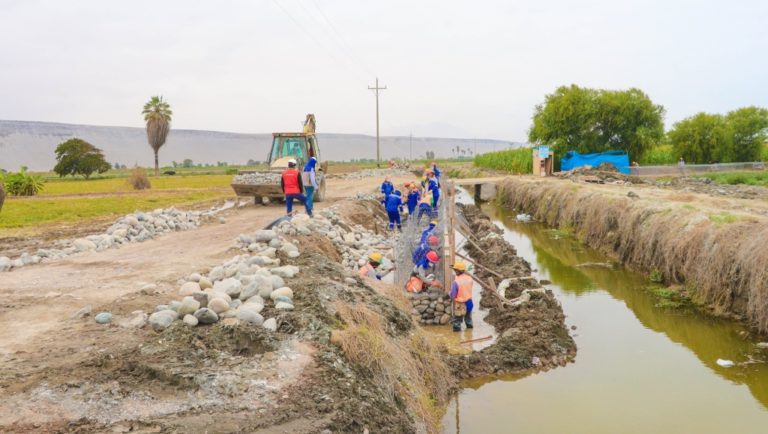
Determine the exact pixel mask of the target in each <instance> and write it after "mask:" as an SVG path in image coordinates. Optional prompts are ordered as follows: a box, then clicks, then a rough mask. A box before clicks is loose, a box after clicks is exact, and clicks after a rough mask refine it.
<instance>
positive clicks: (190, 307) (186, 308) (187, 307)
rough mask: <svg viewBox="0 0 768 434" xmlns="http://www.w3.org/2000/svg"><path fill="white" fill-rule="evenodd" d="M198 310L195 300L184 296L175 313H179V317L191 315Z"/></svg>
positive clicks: (198, 304) (197, 302)
mask: <svg viewBox="0 0 768 434" xmlns="http://www.w3.org/2000/svg"><path fill="white" fill-rule="evenodd" d="M198 309H200V302H199V301H197V300H195V298H194V297H192V296H186V297H184V299H183V300H181V304H180V305H179V308H178V310H177V312H179V315H180V316H184V315H188V314H193V313H195V312H196V311H197V310H198Z"/></svg>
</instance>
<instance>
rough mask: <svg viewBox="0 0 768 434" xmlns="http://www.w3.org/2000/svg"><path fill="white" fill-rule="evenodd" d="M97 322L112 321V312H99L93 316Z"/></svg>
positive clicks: (107, 322) (105, 322) (106, 322)
mask: <svg viewBox="0 0 768 434" xmlns="http://www.w3.org/2000/svg"><path fill="white" fill-rule="evenodd" d="M94 319H95V320H96V322H97V323H99V324H109V323H111V322H112V314H111V313H109V312H100V313H98V314H96V317H94Z"/></svg>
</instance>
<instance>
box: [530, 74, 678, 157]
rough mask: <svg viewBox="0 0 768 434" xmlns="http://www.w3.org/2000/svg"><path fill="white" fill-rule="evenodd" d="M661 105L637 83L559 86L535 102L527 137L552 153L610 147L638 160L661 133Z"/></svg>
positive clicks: (662, 132)
mask: <svg viewBox="0 0 768 434" xmlns="http://www.w3.org/2000/svg"><path fill="white" fill-rule="evenodd" d="M663 117H664V108H663V107H662V106H660V105H657V104H654V103H653V101H651V99H650V98H649V97H648V95H646V94H645V93H644V92H643V91H641V90H640V89H635V88H632V89H628V90H616V91H615V90H603V89H590V88H583V87H579V86H576V85H571V86H561V87H559V88H557V89H556V90H555V92H554V93H552V94H550V95H547V96H546V98H545V100H544V103H543V104H539V105H537V106H536V108H535V111H534V115H533V125H532V126H531V129H530V130H529V132H528V139H529V140H530V141H531V142H533V143H545V144H548V145H550V146H552V148H553V149H554V151H555V153H556V154H557V155H560V156H562V155H564V154H565V152H566V151H577V152H580V153H590V152H603V151H610V150H623V151H626V152H627V153H628V154H629V155H630V158H631V159H633V160H638V159H640V158H641V157H642V155H643V154H644V153H645V152H646V151H647V150H648V149H650V148H651V147H652V146H653V145H655V144H657V143H658V142H659V141H660V140H661V139H662V138H663V137H664V123H663Z"/></svg>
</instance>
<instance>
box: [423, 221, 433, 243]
mask: <svg viewBox="0 0 768 434" xmlns="http://www.w3.org/2000/svg"><path fill="white" fill-rule="evenodd" d="M436 227H437V220H431V221H430V222H429V226H427V227H426V229H424V230H423V231H421V237H420V238H419V244H424V243H426V242H427V239H428V238H429V236H430V235H437V234H436V233H435V228H436Z"/></svg>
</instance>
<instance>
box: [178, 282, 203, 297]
mask: <svg viewBox="0 0 768 434" xmlns="http://www.w3.org/2000/svg"><path fill="white" fill-rule="evenodd" d="M200 291H202V289H201V288H200V284H199V283H197V282H186V283H184V284H183V285H181V289H179V295H180V296H182V297H186V296H188V295H192V294H194V293H196V292H200Z"/></svg>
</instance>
